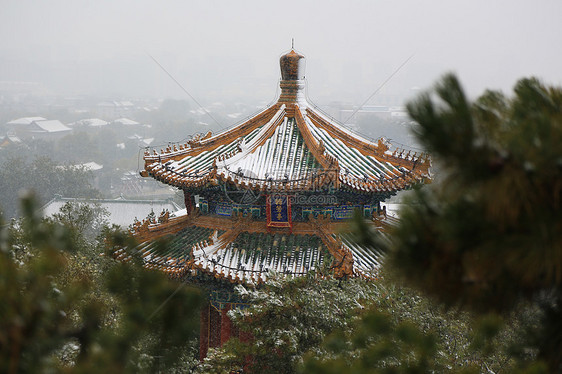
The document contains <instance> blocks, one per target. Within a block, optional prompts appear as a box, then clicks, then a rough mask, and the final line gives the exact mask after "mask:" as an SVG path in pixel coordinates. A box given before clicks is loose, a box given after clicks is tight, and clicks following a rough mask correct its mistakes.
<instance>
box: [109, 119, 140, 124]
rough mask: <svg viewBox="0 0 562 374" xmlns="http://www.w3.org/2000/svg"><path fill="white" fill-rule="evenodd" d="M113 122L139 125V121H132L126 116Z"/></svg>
mask: <svg viewBox="0 0 562 374" xmlns="http://www.w3.org/2000/svg"><path fill="white" fill-rule="evenodd" d="M113 122H115V123H120V124H122V125H140V123H138V122H137V121H133V120H132V119H128V118H119V119H116V120H115V121H113Z"/></svg>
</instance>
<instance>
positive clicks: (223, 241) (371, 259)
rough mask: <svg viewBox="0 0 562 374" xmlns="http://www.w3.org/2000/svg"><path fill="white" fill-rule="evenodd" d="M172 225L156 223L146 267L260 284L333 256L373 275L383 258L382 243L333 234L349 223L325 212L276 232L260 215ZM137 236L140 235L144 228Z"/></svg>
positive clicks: (339, 268)
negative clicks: (257, 218)
mask: <svg viewBox="0 0 562 374" xmlns="http://www.w3.org/2000/svg"><path fill="white" fill-rule="evenodd" d="M386 221H387V219H386V217H380V218H379V219H377V220H376V221H374V222H371V224H372V225H374V226H375V228H376V229H378V230H379V231H384V227H382V226H385V225H387V224H388V222H386ZM171 227H178V225H177V223H171V222H165V223H160V224H154V225H151V226H150V228H149V230H148V231H149V235H148V236H145V237H144V240H142V242H141V244H139V245H138V246H137V247H136V248H135V250H134V251H135V252H136V253H137V255H139V256H140V257H141V259H142V261H143V264H144V266H145V267H146V268H149V269H155V270H159V271H162V272H164V273H166V274H168V275H169V276H171V277H173V278H180V279H183V278H186V277H187V278H189V277H196V276H197V275H198V274H206V275H208V276H211V277H214V278H216V279H219V280H225V281H229V282H231V283H246V284H247V283H254V284H259V283H263V282H266V281H267V278H268V277H269V276H270V271H272V272H275V273H278V274H281V275H282V276H284V277H299V276H304V275H306V274H307V273H308V272H309V271H311V270H314V269H317V268H319V267H321V266H322V264H324V263H326V261H330V263H329V265H330V266H331V268H332V269H333V270H334V271H335V273H336V275H338V273H339V276H343V275H346V276H362V277H367V278H372V277H373V276H374V274H375V273H376V271H377V270H378V268H379V267H380V265H381V263H382V260H383V253H382V252H381V251H379V250H378V249H376V248H370V247H365V246H363V245H360V244H357V243H354V242H353V241H351V240H349V239H348V238H347V236H346V235H343V234H342V235H334V234H332V233H333V232H336V231H339V232H343V231H342V229H343V227H344V226H342V225H341V224H335V223H331V222H329V221H326V220H325V219H320V218H319V219H314V220H311V221H308V222H303V223H299V224H297V225H296V226H295V227H294V230H293V231H291V232H287V231H286V230H285V231H283V230H279V231H276V230H274V231H273V232H271V231H270V230H268V229H267V228H266V227H265V224H264V223H263V222H259V221H245V220H238V221H236V220H235V221H233V220H229V219H222V220H220V223H219V222H217V218H211V217H198V218H197V219H196V220H190V221H189V222H183V226H182V227H181V230H179V231H177V230H176V231H174V232H170V231H169V229H170V228H171ZM165 231H168V234H167V236H166V237H167V240H168V245H167V246H166V247H163V248H166V249H165V252H161V250H159V245H158V244H157V242H156V239H157V238H161V237H162V235H160V234H162V233H163V232H165ZM151 235H152V236H154V237H151ZM158 235H160V236H158ZM136 236H137V238H139V236H138V233H137V234H136ZM139 239H140V238H139ZM115 257H116V258H117V259H118V260H120V261H128V260H129V259H130V258H131V254H130V252H129V251H127V250H124V249H122V250H118V251H116V252H115ZM345 269H347V270H345ZM344 270H345V271H344Z"/></svg>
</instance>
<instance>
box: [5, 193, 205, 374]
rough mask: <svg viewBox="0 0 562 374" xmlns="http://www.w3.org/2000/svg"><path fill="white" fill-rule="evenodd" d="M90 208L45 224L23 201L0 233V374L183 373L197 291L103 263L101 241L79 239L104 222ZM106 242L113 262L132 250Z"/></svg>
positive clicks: (132, 266)
mask: <svg viewBox="0 0 562 374" xmlns="http://www.w3.org/2000/svg"><path fill="white" fill-rule="evenodd" d="M85 209H86V208H85V207H80V208H78V209H74V211H75V212H77V213H79V214H78V215H77V216H76V217H73V215H72V214H65V213H69V212H71V211H73V209H71V208H69V207H67V208H65V210H63V212H61V214H60V215H58V216H57V217H55V219H54V220H51V219H42V218H41V217H40V216H39V215H38V213H37V206H36V204H34V203H33V201H32V200H31V199H25V200H24V209H23V213H24V214H23V218H22V219H21V220H18V221H14V223H13V224H12V225H3V224H2V225H0V298H1V300H2V302H1V303H0V372H2V373H38V372H79V373H82V372H84V373H99V372H106V373H127V372H129V373H138V372H150V373H153V372H170V369H173V368H177V363H178V361H180V360H183V361H182V363H181V364H183V365H187V364H188V363H189V360H188V359H186V358H185V351H186V349H189V348H190V342H192V341H194V340H195V338H196V336H197V333H198V322H199V318H198V316H199V313H198V308H199V305H200V300H201V296H200V294H199V292H198V291H195V290H193V289H191V288H188V287H185V286H184V285H183V284H178V283H176V282H172V281H170V280H169V279H167V278H166V276H165V275H163V274H161V273H159V272H156V271H148V270H145V269H143V268H142V266H141V265H140V263H139V260H138V259H135V258H132V259H131V261H129V262H128V263H118V262H115V261H113V260H112V259H111V258H110V256H101V257H100V255H101V254H103V252H102V250H101V248H100V247H99V246H96V244H95V241H93V240H91V239H88V237H87V236H86V237H83V235H85V234H86V233H77V232H75V230H78V229H80V227H82V228H83V227H84V225H87V224H88V222H89V224H90V225H92V224H93V223H94V222H96V221H97V220H98V219H99V218H100V215H101V216H102V217H103V212H101V213H100V212H97V213H96V212H87V211H86V210H85ZM60 222H63V223H64V225H62V224H61V223H60ZM107 238H108V239H110V241H109V242H108V245H110V248H109V250H108V253H112V251H113V250H114V249H116V248H122V247H124V246H134V245H135V244H134V243H133V242H132V241H131V239H130V238H129V237H128V236H126V235H125V234H123V233H120V232H111V233H108V236H107ZM98 243H99V242H98ZM181 364H180V365H181ZM191 364H193V363H191ZM184 369H185V366H184Z"/></svg>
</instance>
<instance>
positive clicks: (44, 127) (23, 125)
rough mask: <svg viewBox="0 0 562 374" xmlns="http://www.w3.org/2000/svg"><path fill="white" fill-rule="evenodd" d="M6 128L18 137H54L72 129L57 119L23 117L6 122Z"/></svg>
mask: <svg viewBox="0 0 562 374" xmlns="http://www.w3.org/2000/svg"><path fill="white" fill-rule="evenodd" d="M6 127H7V130H8V131H9V132H10V133H11V134H14V135H15V136H17V137H19V138H35V139H36V138H41V139H54V138H57V139H58V138H60V137H62V136H64V135H67V134H69V133H70V132H71V131H72V129H71V128H70V127H68V126H65V125H64V124H63V123H62V122H61V121H59V120H47V119H45V118H43V117H24V118H18V119H15V120H13V121H10V122H8V123H6Z"/></svg>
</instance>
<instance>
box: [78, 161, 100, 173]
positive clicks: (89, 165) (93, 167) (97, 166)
mask: <svg viewBox="0 0 562 374" xmlns="http://www.w3.org/2000/svg"><path fill="white" fill-rule="evenodd" d="M76 166H82V167H83V168H84V169H86V170H90V171H96V170H100V169H103V165H100V164H97V163H95V162H86V163H85V164H80V165H76Z"/></svg>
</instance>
